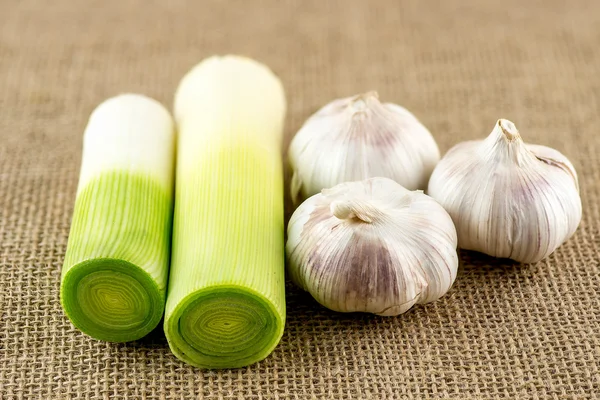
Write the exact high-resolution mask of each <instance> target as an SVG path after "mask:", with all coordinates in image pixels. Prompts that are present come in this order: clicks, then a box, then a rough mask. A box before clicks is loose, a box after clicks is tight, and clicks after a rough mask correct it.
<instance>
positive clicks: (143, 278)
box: [61, 258, 164, 342]
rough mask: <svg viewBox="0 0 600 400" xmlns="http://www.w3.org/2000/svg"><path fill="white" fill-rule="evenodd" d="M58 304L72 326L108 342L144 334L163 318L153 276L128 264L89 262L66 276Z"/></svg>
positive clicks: (75, 268) (102, 259)
mask: <svg viewBox="0 0 600 400" xmlns="http://www.w3.org/2000/svg"><path fill="white" fill-rule="evenodd" d="M61 301H62V304H63V307H64V309H65V312H66V314H67V316H68V317H69V319H70V320H71V322H73V325H75V326H76V327H77V328H78V329H80V330H81V331H82V332H84V333H86V334H88V335H90V336H92V337H94V338H97V339H100V340H106V341H110V342H125V341H130V340H135V339H139V338H141V337H143V336H145V335H147V334H148V333H149V332H150V331H151V330H152V329H154V328H155V327H156V325H157V324H158V323H159V322H160V319H161V318H162V312H163V305H164V295H163V294H162V291H161V290H160V289H159V287H158V286H157V285H156V282H155V281H154V279H152V277H151V276H150V275H149V274H148V273H147V272H146V271H144V270H143V269H141V268H139V267H137V266H136V265H133V264H131V263H129V262H127V261H123V260H119V259H111V258H100V259H92V260H87V261H84V262H81V263H79V264H77V265H75V266H73V267H72V268H71V269H70V270H69V271H68V273H67V275H66V276H65V279H64V282H63V286H62V288H61Z"/></svg>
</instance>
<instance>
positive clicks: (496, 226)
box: [428, 119, 581, 263]
mask: <svg viewBox="0 0 600 400" xmlns="http://www.w3.org/2000/svg"><path fill="white" fill-rule="evenodd" d="M428 194H429V195H430V196H431V197H433V198H434V199H436V200H437V201H438V202H439V203H440V204H441V205H442V206H444V208H445V209H446V210H447V211H448V213H449V214H450V216H451V217H452V220H453V221H454V224H455V225H456V230H457V232H458V243H459V246H460V247H461V248H463V249H469V250H476V251H480V252H482V253H486V254H489V255H491V256H495V257H501V258H511V259H513V260H516V261H520V262H526V263H530V262H536V261H539V260H541V259H543V258H544V257H546V256H548V255H549V254H550V253H552V252H553V251H554V250H555V249H556V248H557V247H558V246H560V245H561V244H562V243H563V242H564V241H565V240H567V239H568V238H569V237H571V235H573V233H574V232H575V230H576V229H577V226H578V225H579V222H580V221H581V199H580V197H579V188H578V183H577V174H576V172H575V169H574V168H573V165H572V164H571V163H570V162H569V160H568V159H567V158H566V157H565V156H564V155H562V154H561V153H559V152H558V151H556V150H554V149H551V148H548V147H545V146H539V145H532V144H525V143H524V142H523V140H522V139H521V136H520V135H519V132H518V130H517V128H516V127H515V125H514V124H513V123H512V122H510V121H508V120H505V119H501V120H499V121H498V122H497V123H496V126H495V127H494V129H493V131H492V133H491V134H490V135H489V136H488V137H487V139H485V140H478V141H469V142H463V143H460V144H458V145H456V146H454V147H453V148H452V149H450V151H448V153H447V154H446V155H445V156H444V158H443V159H442V160H441V161H440V163H439V164H438V165H437V167H436V168H435V171H434V172H433V175H432V176H431V180H430V182H429V189H428Z"/></svg>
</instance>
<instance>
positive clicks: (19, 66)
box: [0, 0, 600, 399]
mask: <svg viewBox="0 0 600 400" xmlns="http://www.w3.org/2000/svg"><path fill="white" fill-rule="evenodd" d="M599 45H600V3H598V2H597V1H594V0H591V1H587V2H584V1H573V2H567V1H564V2H563V1H527V2H523V1H514V2H511V1H502V2H481V1H475V0H473V1H469V2H467V1H458V0H457V1H439V2H438V1H436V2H420V1H410V2H409V1H406V2H387V1H378V2H366V1H363V2H349V1H340V2H333V1H332V2H325V1H308V2H307V1H303V2H276V1H273V2H268V3H260V2H247V1H233V2H231V1H229V2H218V1H207V2H192V1H190V2H188V3H184V2H181V1H168V2H167V1H164V2H159V1H141V0H140V1H127V0H119V1H114V2H108V1H71V0H53V1H39V2H32V1H16V2H15V1H10V0H7V1H0V139H1V142H0V314H1V318H0V398H2V399H13V398H15V399H21V398H43V399H49V398H61V399H62V398H106V399H107V398H127V399H138V398H139V399H142V398H148V399H185V398H200V399H244V398H245V399H283V398H293V399H311V398H325V399H333V398H343V399H350V398H356V399H369V398H373V399H392V398H396V399H400V398H407V399H434V398H445V399H450V398H452V399H492V398H506V399H515V398H519V399H525V398H533V399H568V398H573V399H584V398H600V394H599V393H600V367H599V364H600V277H599V273H600V261H599V259H600V252H599V249H598V248H599V245H600V205H599V202H600V157H599V156H598V154H599V153H600V134H599V125H600V78H599V77H600V51H598V50H599ZM228 52H234V53H241V54H246V55H249V56H252V57H254V58H257V59H259V60H261V61H263V62H265V63H266V64H268V65H269V66H271V67H272V69H273V70H274V71H275V72H276V73H277V74H278V75H279V76H280V77H281V78H282V80H283V82H284V85H285V88H286V90H287V96H288V101H289V114H288V118H287V124H286V133H287V136H288V139H289V137H291V135H292V134H293V133H294V132H295V131H297V130H298V128H299V127H300V126H301V124H302V122H303V121H304V120H305V119H306V118H307V117H308V116H309V115H310V114H311V113H313V112H314V111H315V110H316V109H317V108H318V107H320V106H321V105H323V104H324V103H326V102H327V101H329V100H331V99H333V98H337V97H342V96H347V95H351V94H354V93H358V92H361V91H366V90H371V89H376V90H378V91H379V93H380V98H382V99H383V100H386V101H393V102H397V103H399V104H402V105H404V106H406V107H407V108H409V109H410V110H412V111H413V112H414V113H415V114H416V115H417V116H418V117H419V118H420V119H421V120H422V121H423V122H424V124H425V125H426V126H428V127H429V128H430V130H431V132H432V133H433V134H434V136H435V138H436V139H437V141H438V143H439V145H440V147H441V149H442V151H446V150H447V149H448V148H449V147H450V146H451V145H452V144H454V143H456V142H458V141H461V140H467V139H472V138H481V137H483V136H484V135H487V134H488V133H489V132H490V130H491V129H492V127H493V125H494V123H495V121H496V119H497V118H499V117H505V118H509V119H511V120H513V121H514V122H515V123H516V124H517V126H518V127H519V128H520V130H521V133H522V135H523V136H524V137H525V139H526V140H527V141H530V142H533V143H540V144H545V145H549V146H551V147H555V148H557V149H559V150H560V151H562V152H563V153H564V154H566V155H567V156H568V157H570V159H571V160H572V161H573V163H574V164H575V166H576V168H577V171H578V173H579V177H580V184H581V194H582V198H583V209H584V214H583V221H582V223H581V226H580V228H579V230H578V231H577V233H576V235H575V236H574V237H573V238H572V239H571V240H570V241H568V242H567V243H566V244H565V245H563V246H562V247H561V248H559V249H558V251H557V252H556V253H555V254H554V255H552V256H551V257H549V258H548V259H547V260H544V261H542V262H540V263H537V264H534V265H517V264H510V263H507V262H501V261H497V260H494V259H491V258H486V257H483V256H480V255H477V254H465V253H463V254H462V256H461V260H462V262H461V269H460V271H459V276H458V279H457V281H456V284H455V285H454V287H453V288H452V290H451V292H450V293H449V294H448V295H447V296H446V297H444V298H442V299H441V300H440V301H438V302H436V303H434V304H430V305H427V306H424V307H421V306H420V307H416V308H415V309H414V310H412V311H410V312H408V313H407V314H405V315H402V316H399V317H394V318H381V317H375V316H367V315H343V314H336V313H333V312H330V311H328V310H326V309H324V308H322V307H320V306H319V305H318V304H316V303H315V302H314V301H313V300H312V299H311V298H310V296H307V295H306V294H303V293H301V292H300V291H299V290H298V289H296V288H294V287H292V286H291V285H289V286H288V297H287V306H288V320H287V327H286V331H285V334H284V337H283V339H282V341H281V343H280V345H279V346H278V347H277V349H276V350H275V351H274V352H273V354H272V355H271V356H270V357H269V358H267V359H266V360H264V361H263V362H260V363H258V364H256V365H252V366H250V367H247V368H243V369H239V370H231V371H202V370H199V369H194V368H192V367H189V366H187V365H185V364H183V363H182V362H180V361H178V360H177V359H176V358H175V357H174V356H173V355H172V354H171V353H170V351H169V349H168V346H167V343H166V340H165V338H164V335H163V333H162V330H161V329H158V330H157V331H155V332H154V333H152V334H151V335H150V336H148V337H147V338H145V339H143V340H140V341H138V342H135V343H129V344H109V343H103V342H100V341H96V340H92V339H90V338H88V337H86V336H84V335H83V334H82V333H80V332H78V331H77V330H75V329H74V328H73V327H72V326H71V324H70V323H69V321H68V320H67V318H66V317H65V316H64V315H63V313H62V310H61V307H60V304H59V302H58V287H59V278H60V269H61V263H62V259H63V256H64V253H65V246H66V243H67V235H68V230H69V223H70V219H71V213H72V210H73V202H74V196H75V190H76V185H77V179H78V173H79V163H80V157H81V138H82V132H83V129H84V127H85V124H86V121H87V118H88V116H89V114H90V112H91V111H92V109H93V108H94V107H95V106H96V105H97V104H98V103H99V102H101V101H102V100H104V99H105V98H107V97H109V96H112V95H115V94H117V93H120V92H126V91H131V92H141V93H145V94H147V95H150V96H153V97H155V98H157V99H159V100H161V101H162V102H164V103H165V104H167V105H168V106H171V103H172V97H173V93H174V90H175V87H176V84H177V83H178V81H179V79H180V78H181V76H182V75H183V74H184V73H185V72H186V71H187V70H188V69H189V68H190V67H191V66H192V65H194V64H195V63H196V62H198V61H199V60H200V59H202V58H204V57H206V56H209V55H212V54H214V53H228ZM289 211H291V210H290V208H289V207H288V212H289Z"/></svg>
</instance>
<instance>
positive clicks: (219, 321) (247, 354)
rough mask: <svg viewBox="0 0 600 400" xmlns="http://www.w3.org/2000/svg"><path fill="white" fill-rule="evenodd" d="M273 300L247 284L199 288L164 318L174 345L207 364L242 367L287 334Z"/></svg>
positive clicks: (197, 362)
mask: <svg viewBox="0 0 600 400" xmlns="http://www.w3.org/2000/svg"><path fill="white" fill-rule="evenodd" d="M284 323H285V322H284V320H283V319H282V316H281V315H280V313H278V312H277V310H276V309H275V307H274V305H273V304H272V303H271V302H270V301H269V300H268V299H266V298H264V297H263V296H261V295H260V294H258V293H256V292H254V291H251V290H249V289H246V288H239V287H217V288H214V287H212V288H209V289H206V290H202V291H199V292H195V293H193V294H192V295H190V296H188V298H186V299H184V300H183V301H181V302H180V303H179V305H178V307H177V308H176V309H175V310H174V312H173V314H172V315H171V316H170V317H168V318H167V319H166V320H165V334H166V335H167V338H168V339H169V343H170V344H171V350H172V351H173V352H174V353H175V354H176V355H177V356H178V357H180V358H181V359H183V360H185V361H186V362H188V363H190V364H192V365H195V366H197V367H202V368H237V367H242V366H245V365H248V364H251V363H254V362H257V361H260V360H262V359H263V358H265V357H266V356H267V355H268V354H269V353H270V352H271V351H272V350H273V348H274V347H275V346H276V345H277V343H278V342H279V339H280V338H281V336H282V335H283V328H284Z"/></svg>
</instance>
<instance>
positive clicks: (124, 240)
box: [60, 94, 175, 342]
mask: <svg viewBox="0 0 600 400" xmlns="http://www.w3.org/2000/svg"><path fill="white" fill-rule="evenodd" d="M173 125H174V124H173V121H172V118H171V116H170V115H169V113H168V112H167V110H166V109H165V108H164V107H163V106H162V105H161V104H160V103H158V102H157V101H155V100H153V99H150V98H148V97H146V96H142V95H135V94H126V95H120V96H116V97H113V98H111V99H108V100H106V101H105V102H103V103H102V104H100V105H99V106H98V107H97V108H96V109H95V110H94V112H93V113H92V115H91V117H90V120H89V123H88V125H87V127H86V130H85V133H84V138H83V157H82V165H81V172H80V175H79V187H78V190H77V198H76V200H75V209H74V210H73V220H72V223H71V231H70V233H69V242H68V244H67V251H66V254H65V261H64V264H63V269H62V278H61V288H60V296H61V303H62V306H63V308H64V311H65V314H66V315H67V317H68V318H69V319H70V320H71V322H72V323H73V325H75V326H76V327H77V328H79V329H80V330H81V331H83V332H84V333H86V334H88V335H89V336H91V337H93V338H96V339H100V340H106V341H111V342H126V341H130V340H136V339H139V338H141V337H143V336H145V335H146V334H147V333H149V332H150V331H151V330H153V329H154V328H155V327H156V326H157V325H158V323H159V322H160V320H161V318H162V314H163V310H164V304H165V295H166V293H165V292H166V287H167V274H168V266H169V256H170V233H171V220H172V218H171V217H172V215H171V214H172V203H173V199H172V190H173V188H172V186H173V165H174V158H175V150H174V148H175V132H174V126H173Z"/></svg>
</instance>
